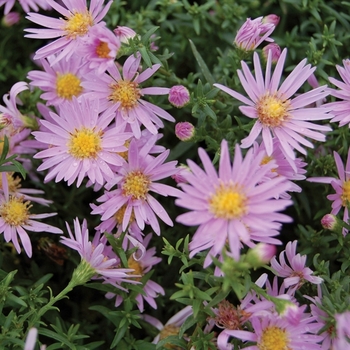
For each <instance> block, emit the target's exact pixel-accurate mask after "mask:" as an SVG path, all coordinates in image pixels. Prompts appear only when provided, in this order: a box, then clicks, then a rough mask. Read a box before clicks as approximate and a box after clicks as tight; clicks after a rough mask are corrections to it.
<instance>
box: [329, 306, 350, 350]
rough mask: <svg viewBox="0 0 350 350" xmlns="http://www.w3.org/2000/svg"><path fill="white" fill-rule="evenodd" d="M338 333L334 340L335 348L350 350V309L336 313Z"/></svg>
mask: <svg viewBox="0 0 350 350" xmlns="http://www.w3.org/2000/svg"><path fill="white" fill-rule="evenodd" d="M335 321H336V329H337V335H336V338H335V339H334V340H333V349H335V350H337V349H339V350H340V349H341V350H350V328H349V324H350V311H345V312H343V313H339V314H336V315H335Z"/></svg>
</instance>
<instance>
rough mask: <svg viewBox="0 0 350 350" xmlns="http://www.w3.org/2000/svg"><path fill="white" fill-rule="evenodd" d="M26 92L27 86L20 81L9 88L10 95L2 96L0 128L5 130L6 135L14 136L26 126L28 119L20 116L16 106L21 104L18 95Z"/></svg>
mask: <svg viewBox="0 0 350 350" xmlns="http://www.w3.org/2000/svg"><path fill="white" fill-rule="evenodd" d="M25 90H28V84H27V83H25V82H23V81H20V82H18V83H16V84H14V85H13V86H12V87H11V90H10V93H9V94H5V95H4V96H3V101H4V103H5V106H2V105H0V128H1V129H2V128H4V127H6V128H7V134H15V133H17V132H19V131H20V130H21V128H23V127H24V126H25V125H28V119H29V118H28V117H25V116H23V115H22V113H21V112H20V111H19V110H18V108H17V104H22V102H21V100H20V99H19V98H18V95H19V94H20V93H21V92H22V91H25Z"/></svg>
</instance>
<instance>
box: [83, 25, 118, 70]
mask: <svg viewBox="0 0 350 350" xmlns="http://www.w3.org/2000/svg"><path fill="white" fill-rule="evenodd" d="M120 45H121V43H120V40H119V38H118V37H117V36H116V35H115V34H114V33H113V32H112V31H111V30H109V29H108V28H107V27H106V26H105V24H104V23H100V24H98V25H96V26H94V27H93V28H91V30H90V33H89V36H88V38H87V39H86V40H85V41H84V44H83V45H81V46H80V48H79V50H78V54H81V55H82V56H83V57H84V61H87V62H89V63H88V65H89V68H90V69H96V73H97V75H99V74H102V73H103V72H105V71H106V69H107V68H108V67H111V66H113V65H114V60H115V58H116V56H117V53H118V51H119V48H120Z"/></svg>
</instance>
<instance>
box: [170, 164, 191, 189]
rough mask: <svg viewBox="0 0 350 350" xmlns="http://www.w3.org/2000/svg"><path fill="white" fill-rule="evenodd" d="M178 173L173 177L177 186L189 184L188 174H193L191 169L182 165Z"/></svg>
mask: <svg viewBox="0 0 350 350" xmlns="http://www.w3.org/2000/svg"><path fill="white" fill-rule="evenodd" d="M177 170H178V172H177V173H176V174H174V175H171V178H172V179H174V180H175V182H176V183H177V184H180V183H187V180H186V174H189V173H190V172H191V170H190V168H189V167H188V166H187V165H185V164H180V165H179V166H178V167H177Z"/></svg>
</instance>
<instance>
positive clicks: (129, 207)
mask: <svg viewBox="0 0 350 350" xmlns="http://www.w3.org/2000/svg"><path fill="white" fill-rule="evenodd" d="M168 155H169V150H167V151H165V152H163V153H161V154H160V155H158V156H157V157H155V158H153V157H146V156H145V155H144V154H143V153H142V150H141V151H140V150H139V149H138V147H137V143H136V142H135V141H134V140H133V141H131V143H130V146H129V152H128V163H127V164H125V165H124V166H123V167H122V168H121V169H120V170H119V175H118V176H116V178H115V183H116V184H117V186H118V188H117V189H116V190H113V191H110V193H109V194H108V196H106V195H104V196H102V197H100V198H99V199H97V201H98V202H102V204H101V205H99V206H96V207H95V208H94V209H93V211H92V214H100V215H102V217H101V220H102V221H104V220H107V219H109V218H110V217H111V216H113V215H115V213H116V212H118V210H120V209H121V208H122V207H123V206H126V208H125V212H124V218H123V222H122V230H123V231H125V230H126V229H127V227H128V225H129V223H130V220H131V218H132V216H134V217H135V220H136V223H137V225H138V226H139V228H140V229H141V230H143V229H144V227H145V224H149V225H151V227H152V229H153V230H154V232H155V233H156V234H158V235H159V234H160V227H159V223H158V220H157V218H156V215H157V216H158V217H159V218H160V219H161V220H162V221H163V222H165V223H166V224H167V225H169V226H173V222H172V221H171V219H170V217H169V215H168V213H167V212H166V210H165V209H164V208H163V206H162V205H161V204H160V203H159V202H158V201H157V200H156V199H155V198H154V197H153V196H152V195H151V194H150V192H155V193H158V194H159V195H161V196H165V197H167V196H173V197H175V196H179V193H180V192H181V191H179V190H178V189H176V188H173V187H171V186H168V185H165V184H161V183H157V182H156V181H158V180H160V179H164V178H166V177H168V176H171V175H173V174H175V173H176V172H177V169H176V164H177V161H171V162H168V163H164V164H163V162H164V161H165V159H166V158H167V157H168ZM155 214H156V215H155Z"/></svg>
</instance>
